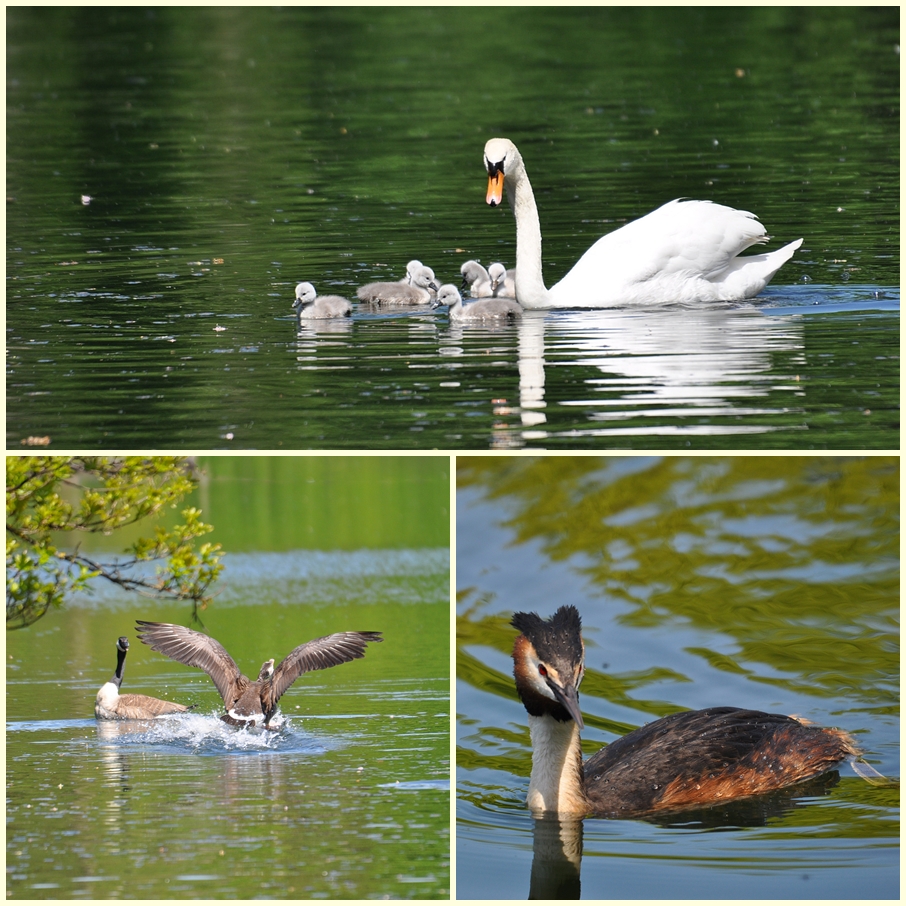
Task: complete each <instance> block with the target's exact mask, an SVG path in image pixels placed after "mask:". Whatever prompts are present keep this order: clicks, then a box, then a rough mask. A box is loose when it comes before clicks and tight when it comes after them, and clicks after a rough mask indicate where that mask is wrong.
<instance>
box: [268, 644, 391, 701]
mask: <svg viewBox="0 0 906 906" xmlns="http://www.w3.org/2000/svg"><path fill="white" fill-rule="evenodd" d="M382 641H384V640H383V638H382V637H381V634H380V633H379V632H335V633H334V634H333V635H325V636H323V637H322V638H320V639H312V640H311V641H310V642H306V643H305V644H304V645H300V646H299V647H298V648H294V649H293V650H292V651H291V652H290V653H289V654H288V655H287V656H286V657H285V658H283V660H282V661H281V662H280V664H279V666H278V667H277V669H276V670H275V671H274V678H273V679H272V680H271V682H270V684H269V689H268V693H269V699H270V700H269V701H268V702H266V705H267V708H268V710H272V709H273V708H275V707H276V705H277V701H278V699H279V698H280V696H281V695H283V693H284V692H286V690H287V689H289V687H290V686H291V685H292V684H293V683H294V682H295V681H296V680H297V679H298V678H299V677H300V676H302V674H303V673H309V672H310V671H312V670H326V669H327V668H328V667H336V666H337V665H338V664H345V663H346V662H347V661H354V660H356V658H360V657H365V646H366V645H367V644H368V643H369V642H382ZM268 693H266V694H268Z"/></svg>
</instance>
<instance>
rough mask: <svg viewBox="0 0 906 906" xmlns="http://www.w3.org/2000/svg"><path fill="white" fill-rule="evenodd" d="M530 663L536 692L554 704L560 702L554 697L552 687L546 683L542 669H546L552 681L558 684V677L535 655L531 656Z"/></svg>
mask: <svg viewBox="0 0 906 906" xmlns="http://www.w3.org/2000/svg"><path fill="white" fill-rule="evenodd" d="M528 661H529V664H530V665H531V668H532V677H533V678H534V682H533V683H532V687H533V688H534V690H535V691H536V692H539V693H540V694H541V695H543V696H544V697H545V698H549V699H550V700H551V701H552V702H555V701H558V699H557V696H556V695H554V693H553V692H552V691H551V688H550V686H548V684H547V682H545V678H544V676H543V675H542V673H541V667H542V666H543V667H544V669H545V671H546V672H547V674H548V675H549V676H550V677H551V679H552V680H554V682H558V677H557V675H556V674H555V673H552V672H551V670H550V668H549V667H548V666H547V664H545V663H544V662H543V661H541V660H539V659H538V658H537V657H534V656H533V655H530V656H529V659H528Z"/></svg>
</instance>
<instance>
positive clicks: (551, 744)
mask: <svg viewBox="0 0 906 906" xmlns="http://www.w3.org/2000/svg"><path fill="white" fill-rule="evenodd" d="M528 721H529V731H530V732H531V736H532V777H531V780H530V781H529V790H528V796H527V797H526V802H527V804H528V806H529V808H530V809H532V811H535V812H541V811H547V812H559V813H560V814H567V815H583V816H584V815H586V814H588V811H589V808H588V801H587V800H586V798H585V793H584V792H583V789H582V746H581V744H580V741H579V727H578V726H577V724H576V722H575V721H574V720H567V721H562V720H556V719H555V718H553V717H552V716H551V715H550V714H542V715H540V716H534V715H531V714H530V715H529V719H528Z"/></svg>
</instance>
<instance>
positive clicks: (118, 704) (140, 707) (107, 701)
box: [94, 635, 190, 720]
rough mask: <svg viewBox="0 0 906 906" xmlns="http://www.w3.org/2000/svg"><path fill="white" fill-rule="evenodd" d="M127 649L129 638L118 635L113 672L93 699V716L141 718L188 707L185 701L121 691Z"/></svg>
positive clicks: (106, 718)
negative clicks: (171, 700)
mask: <svg viewBox="0 0 906 906" xmlns="http://www.w3.org/2000/svg"><path fill="white" fill-rule="evenodd" d="M128 650H129V639H127V638H126V636H124V635H123V636H120V637H119V638H118V639H117V641H116V672H115V673H114V674H113V676H112V677H111V678H110V679H109V680H107V682H106V683H104V685H103V686H101V688H100V689H98V694H97V698H96V699H95V700H94V716H95V717H96V718H97V719H98V720H142V719H143V718H149V717H161V716H163V715H164V714H182V713H183V712H184V711H188V710H190V709H189V708H187V707H186V706H185V705H177V704H176V703H175V702H165V701H162V700H161V699H159V698H151V696H150V695H120V686H121V685H122V683H123V670H124V667H125V663H126V652H127V651H128Z"/></svg>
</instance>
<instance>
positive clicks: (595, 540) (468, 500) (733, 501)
mask: <svg viewBox="0 0 906 906" xmlns="http://www.w3.org/2000/svg"><path fill="white" fill-rule="evenodd" d="M457 469H458V470H457V480H458V494H457V530H456V531H457V557H456V564H457V565H456V572H457V577H456V583H457V595H458V621H457V696H456V710H457V756H456V758H457V792H458V805H457V846H456V870H457V888H456V892H457V897H459V898H463V899H474V898H479V899H497V898H501V899H504V898H512V897H525V896H527V894H528V891H529V885H530V878H532V879H533V883H534V882H537V880H538V879H539V878H542V877H544V876H545V871H547V873H548V879H549V878H550V876H551V875H553V876H554V877H555V878H560V879H562V877H563V876H564V874H567V875H568V872H565V873H564V872H560V874H558V873H557V870H556V868H555V866H556V860H555V859H553V858H552V857H551V848H550V847H548V848H547V849H545V847H544V845H543V844H542V843H541V841H542V840H543V839H544V838H543V835H542V834H541V830H542V829H543V828H540V827H536V826H535V822H534V821H533V820H532V818H531V816H530V815H529V813H528V811H527V809H526V807H525V794H526V791H527V788H528V777H529V774H530V771H531V745H530V741H529V734H528V727H527V721H526V715H525V710H524V708H523V706H522V704H521V702H520V701H519V700H518V698H517V697H516V692H515V689H514V686H513V679H512V658H511V653H512V645H513V640H514V638H515V636H516V632H515V630H513V628H512V627H511V626H510V625H509V621H510V619H511V617H512V614H513V612H514V611H516V610H532V611H536V612H538V613H539V614H541V615H542V616H544V617H548V616H550V615H551V614H552V613H553V611H554V610H555V609H556V608H557V607H558V606H561V605H564V604H574V605H575V606H576V607H577V608H578V609H579V611H580V612H581V614H582V617H583V635H584V639H585V645H586V675H585V678H584V680H583V683H582V698H581V703H582V709H583V714H584V715H585V721H586V730H585V731H584V732H583V747H584V751H585V754H586V755H590V754H592V753H593V752H595V751H597V750H598V749H599V748H600V747H601V746H602V745H605V744H607V743H609V742H611V741H613V740H614V739H616V738H617V737H619V736H622V735H623V734H625V733H627V732H628V731H630V730H631V729H634V728H636V727H639V726H641V725H642V724H644V723H647V722H649V721H651V720H654V719H655V718H657V717H663V716H665V715H666V714H668V713H672V712H673V711H676V710H683V709H689V708H703V707H708V706H712V705H731V704H732V705H737V706H742V707H750V708H756V709H762V710H767V711H775V712H780V713H787V714H797V715H801V716H804V717H808V718H809V719H811V720H813V721H815V722H816V723H818V724H822V725H827V726H839V727H843V728H846V729H848V730H849V731H850V732H852V733H853V734H854V735H855V736H856V738H857V740H858V743H859V745H860V746H862V747H864V749H865V751H866V753H867V757H868V760H869V762H870V763H871V764H872V765H874V766H875V767H876V768H877V769H878V770H879V771H881V772H882V773H884V774H885V775H887V776H888V777H892V778H898V777H899V770H900V769H899V764H900V724H899V687H900V667H899V613H900V608H899V583H900V574H899V550H900V536H899V518H898V514H899V506H900V501H899V462H898V459H896V458H893V457H882V458H869V459H835V460H828V459H815V458H811V457H796V458H792V459H790V458H776V457H757V458H749V457H727V458H722V459H715V458H710V457H706V458H691V459H683V458H678V457H677V458H669V459H657V458H650V459H649V458H647V457H645V458H638V457H636V458H623V457H612V458H607V459H598V458H596V457H592V458H589V457H582V458H573V457H554V456H548V457H546V458H536V457H528V458H525V457H520V458H518V459H516V458H510V457H503V458H488V457H485V458H481V459H479V458H471V457H467V458H459V460H458V464H457ZM583 830H584V835H583V837H582V838H581V842H580V844H579V853H580V855H581V856H582V859H581V892H582V896H583V897H586V898H589V899H600V898H607V899H610V898H613V899H618V900H619V899H633V898H642V899H663V898H675V897H676V896H677V894H678V892H679V895H680V896H692V897H695V898H700V899H711V898H714V899H721V900H725V899H738V898H745V899H749V900H757V899H767V898H781V899H789V898H795V899H799V898H810V899H819V900H823V899H836V898H850V897H852V898H859V897H862V896H864V895H865V892H866V891H871V896H872V897H877V898H880V899H884V898H896V897H897V896H898V891H899V864H900V856H899V790H898V789H884V788H879V787H874V786H870V785H869V784H867V783H866V782H865V781H864V780H862V779H861V778H859V777H857V776H856V775H855V774H854V773H853V771H852V770H851V769H850V768H849V767H848V766H843V767H842V768H841V770H840V772H839V782H837V783H836V785H829V786H827V787H823V786H822V787H820V788H815V789H812V790H810V791H809V792H808V793H806V794H800V796H799V797H798V798H796V799H794V800H792V801H771V802H760V803H759V805H758V807H757V808H755V809H743V810H733V809H725V810H718V811H717V812H716V813H712V814H710V815H708V816H702V817H700V818H699V819H698V820H687V821H685V822H684V823H682V824H681V825H679V826H676V825H675V824H674V825H672V826H671V825H670V824H669V823H668V824H658V823H653V822H651V823H649V822H644V821H616V820H606V819H588V820H586V821H584V828H583ZM559 839H560V836H559V833H558V834H557V840H558V841H559ZM570 839H573V840H574V837H573V838H570ZM548 842H549V841H548ZM545 855H546V856H547V859H545V858H544V856H545ZM561 867H562V866H561ZM571 889H573V891H575V887H574V886H573V888H571ZM548 895H550V896H553V894H551V893H550V891H549V890H548ZM557 895H558V896H563V897H564V898H565V897H566V896H567V895H566V894H562V893H560V894H557Z"/></svg>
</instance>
